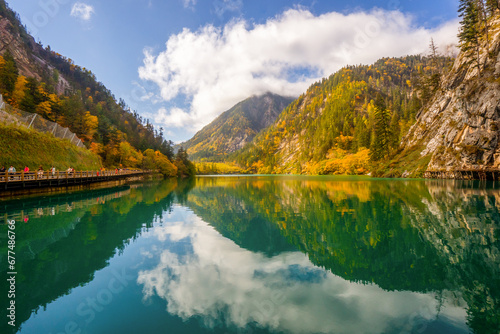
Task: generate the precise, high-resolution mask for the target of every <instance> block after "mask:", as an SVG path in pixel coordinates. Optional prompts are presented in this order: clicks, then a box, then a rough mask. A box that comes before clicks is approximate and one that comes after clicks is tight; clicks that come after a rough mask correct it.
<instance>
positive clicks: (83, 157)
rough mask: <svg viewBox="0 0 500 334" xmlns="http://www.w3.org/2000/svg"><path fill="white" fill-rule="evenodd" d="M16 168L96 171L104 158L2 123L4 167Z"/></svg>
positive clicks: (0, 161) (0, 151) (0, 162)
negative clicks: (41, 167)
mask: <svg viewBox="0 0 500 334" xmlns="http://www.w3.org/2000/svg"><path fill="white" fill-rule="evenodd" d="M10 165H13V166H14V167H15V168H16V169H17V170H18V171H21V170H22V169H23V168H24V166H25V165H27V166H28V167H29V168H30V170H34V169H37V168H38V167H39V166H40V165H41V166H43V168H44V169H45V170H47V169H49V168H50V167H51V166H55V167H56V169H58V170H66V169H68V167H70V166H71V167H73V168H74V169H75V170H96V169H98V168H99V167H101V160H100V158H99V157H98V156H97V155H95V154H94V153H92V152H91V151H89V150H87V149H84V148H78V147H76V146H75V145H73V144H71V143H70V142H69V141H68V140H63V139H59V138H55V137H54V136H52V135H50V134H45V133H40V132H37V131H34V130H28V129H25V128H20V127H15V126H5V125H4V124H0V166H5V167H6V168H8V167H9V166H10Z"/></svg>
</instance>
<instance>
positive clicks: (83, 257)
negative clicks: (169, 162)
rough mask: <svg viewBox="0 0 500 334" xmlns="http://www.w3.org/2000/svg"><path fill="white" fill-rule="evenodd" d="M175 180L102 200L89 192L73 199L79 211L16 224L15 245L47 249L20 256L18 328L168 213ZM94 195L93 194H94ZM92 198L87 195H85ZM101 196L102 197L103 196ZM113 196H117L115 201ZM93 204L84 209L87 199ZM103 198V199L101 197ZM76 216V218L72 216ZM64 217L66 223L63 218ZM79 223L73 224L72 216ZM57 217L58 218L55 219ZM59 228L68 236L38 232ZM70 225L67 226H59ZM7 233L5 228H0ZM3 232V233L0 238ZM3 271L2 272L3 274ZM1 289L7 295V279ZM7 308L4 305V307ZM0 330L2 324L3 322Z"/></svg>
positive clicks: (27, 208) (5, 329)
mask: <svg viewBox="0 0 500 334" xmlns="http://www.w3.org/2000/svg"><path fill="white" fill-rule="evenodd" d="M176 186H177V182H176V181H171V182H165V183H152V184H145V185H144V186H143V187H139V188H132V189H130V190H128V194H127V196H124V197H120V196H118V195H119V194H120V193H121V192H122V191H123V189H115V190H114V192H112V191H108V193H107V194H104V195H100V196H99V198H100V199H101V200H100V201H97V199H96V198H94V197H93V195H92V193H86V194H87V197H86V198H83V199H81V201H83V202H79V201H78V199H76V198H71V203H72V205H73V206H74V207H75V208H78V209H77V210H73V211H71V212H65V213H63V214H60V215H59V216H58V219H57V222H56V220H54V221H51V220H50V216H48V217H47V216H41V217H38V218H35V217H33V218H31V219H30V220H29V221H28V222H27V223H26V224H24V223H17V224H16V225H17V227H18V228H17V229H16V238H17V240H19V242H21V241H22V242H23V243H24V244H30V242H33V240H37V242H39V243H45V247H44V249H43V250H42V251H40V252H39V253H34V254H33V256H32V257H24V258H19V259H18V261H17V263H16V269H17V272H18V275H17V281H16V290H17V292H18V293H17V294H16V305H17V307H16V324H17V326H16V328H15V329H14V332H15V331H17V329H18V327H19V325H20V324H22V323H23V322H24V321H25V320H27V319H28V318H29V317H30V315H31V313H32V312H34V311H36V310H37V309H39V308H40V307H45V306H46V305H47V304H49V303H50V302H52V301H53V300H55V299H57V298H59V297H60V296H62V295H65V294H67V293H69V291H70V290H71V289H72V288H75V287H77V286H82V285H84V284H85V283H87V282H89V281H91V280H92V279H93V276H94V273H95V272H96V271H97V270H100V269H102V268H104V267H105V266H106V265H107V261H108V260H109V259H110V258H111V257H113V256H114V255H115V254H116V253H117V252H119V251H120V250H122V249H123V248H124V247H125V245H126V244H127V243H128V242H129V241H130V240H131V239H134V238H135V237H136V236H138V234H139V233H140V231H141V229H142V228H148V227H149V226H151V224H152V222H153V220H154V217H155V215H157V216H161V214H162V213H163V212H165V211H168V210H169V208H170V206H171V204H172V202H173V201H174V198H175V196H174V194H173V190H174V189H175V187H176ZM94 194H95V193H94ZM88 196H90V197H88ZM102 196H104V197H102ZM115 197H116V198H115ZM92 198H94V199H95V203H94V204H90V205H88V206H87V205H83V203H87V202H88V200H89V199H90V200H91V202H92ZM103 198H104V199H105V200H104V201H102V199H103ZM66 202H67V199H66V198H65V197H64V196H62V197H60V199H59V200H58V201H57V200H55V199H52V200H51V204H50V205H51V206H52V207H59V206H62V207H64V205H66V204H65V203H66ZM38 205H39V203H35V205H34V206H30V205H27V204H26V203H25V204H24V209H23V210H24V212H33V209H35V211H37V209H38V207H37V206H38ZM73 214H75V215H76V216H73ZM66 216H67V217H68V219H66V218H65V217H66ZM75 217H76V218H77V219H78V220H79V223H78V224H74V220H73V219H74V218H75ZM59 218H61V219H59ZM52 223H54V224H57V225H58V227H57V228H59V229H65V228H66V229H67V230H68V233H67V235H64V236H61V237H60V238H53V233H48V234H47V235H46V238H47V240H43V238H40V237H39V235H38V232H39V231H42V230H44V228H48V229H49V230H50V225H51V224H52ZM64 224H68V226H69V227H71V228H68V227H65V226H63V225H64ZM0 228H2V229H5V228H6V226H5V225H3V226H0ZM4 232H5V231H3V230H2V231H1V233H2V235H4V234H5V233H4ZM5 269H6V268H5V267H3V268H1V270H2V273H3V274H2V276H5ZM0 289H1V290H2V291H7V290H8V289H7V286H6V283H5V280H3V281H2V282H1V283H0ZM5 302H8V301H6V300H5V299H4V300H3V301H2V312H0V314H1V315H2V318H4V319H6V313H5V312H6V311H5V310H6V307H7V306H6V304H5ZM4 306H5V307H4ZM1 326H6V322H5V321H4V322H3V323H2V325H1ZM12 330H13V329H12V328H8V327H2V330H1V332H2V333H9V332H12Z"/></svg>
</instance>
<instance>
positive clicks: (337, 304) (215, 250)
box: [137, 214, 466, 334]
mask: <svg viewBox="0 0 500 334" xmlns="http://www.w3.org/2000/svg"><path fill="white" fill-rule="evenodd" d="M151 237H156V238H157V239H158V240H160V241H166V240H168V241H169V242H171V243H174V244H175V243H177V242H179V243H182V242H186V241H187V240H189V242H190V243H191V247H189V248H190V249H192V253H191V252H190V253H188V254H183V255H179V254H175V253H173V252H170V251H169V250H165V249H164V248H156V251H154V250H152V252H154V253H155V254H160V260H159V263H158V265H157V266H156V267H155V268H152V269H150V270H144V271H141V272H139V275H138V279H137V282H138V283H139V284H142V285H143V294H144V297H145V299H148V298H151V297H152V296H155V295H157V296H159V297H160V298H163V299H165V300H166V301H167V303H166V305H167V306H166V307H167V311H168V312H169V313H170V314H174V315H177V316H179V317H181V318H182V319H183V320H185V321H187V320H188V319H189V318H191V317H200V316H201V317H202V318H203V319H204V321H205V323H206V325H207V326H209V327H212V326H216V325H217V324H219V323H220V321H221V320H222V319H224V321H226V325H227V326H229V327H233V326H236V327H237V328H246V327H247V326H248V325H249V324H252V323H257V325H258V327H262V328H269V329H271V330H272V331H276V332H286V333H296V334H299V333H385V332H396V330H395V329H397V328H398V327H400V328H408V329H412V327H415V326H417V325H418V324H419V327H420V328H422V326H424V325H425V326H426V324H427V322H431V321H433V320H435V319H437V317H438V316H439V317H442V318H444V319H447V321H450V322H452V323H454V324H456V325H457V326H460V327H465V316H466V313H465V310H464V309H463V308H462V307H459V306H454V305H453V304H452V303H453V302H454V301H455V300H456V299H455V298H452V299H451V300H450V301H448V300H445V302H444V305H443V306H442V307H441V308H439V314H438V311H437V310H438V307H437V298H436V296H435V294H434V293H427V294H423V293H415V292H409V291H392V292H391V291H384V290H383V289H381V288H380V287H378V286H376V285H375V284H362V283H354V282H348V281H346V280H344V279H342V278H340V277H338V276H335V275H333V274H332V273H330V272H327V271H325V270H324V269H321V268H318V267H316V266H314V265H313V264H312V263H311V262H310V261H309V259H308V258H307V256H306V255H305V254H302V253H300V252H287V253H281V254H279V255H276V256H273V257H266V256H265V255H264V254H261V253H253V252H251V251H248V250H245V249H243V248H240V247H239V246H238V245H237V244H235V243H234V242H233V241H231V240H230V239H227V238H225V237H223V236H221V235H220V234H219V233H218V232H217V231H216V230H215V229H214V228H213V227H211V226H209V225H208V224H207V223H206V222H204V221H203V220H201V219H200V218H198V217H196V216H195V215H194V214H193V215H190V216H188V217H185V218H184V219H183V220H182V221H177V222H172V223H169V224H168V225H167V226H164V227H157V228H155V230H154V232H153V233H152V235H151ZM174 248H175V247H174ZM306 278H307V279H306ZM416 319H417V320H416ZM416 321H419V323H416Z"/></svg>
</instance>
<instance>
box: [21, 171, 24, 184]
mask: <svg viewBox="0 0 500 334" xmlns="http://www.w3.org/2000/svg"><path fill="white" fill-rule="evenodd" d="M21 181H23V182H24V171H22V172H21Z"/></svg>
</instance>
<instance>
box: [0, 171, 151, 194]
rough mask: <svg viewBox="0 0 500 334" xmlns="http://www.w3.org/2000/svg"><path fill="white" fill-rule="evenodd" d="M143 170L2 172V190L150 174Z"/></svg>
mask: <svg viewBox="0 0 500 334" xmlns="http://www.w3.org/2000/svg"><path fill="white" fill-rule="evenodd" d="M148 173H149V172H148V171H142V170H128V169H127V170H119V171H75V172H61V171H59V172H50V171H36V172H29V173H25V172H17V173H9V172H6V173H0V192H2V191H8V190H16V189H17V190H19V189H32V188H47V187H61V186H73V185H75V186H76V185H83V184H90V183H96V182H105V181H114V180H120V179H126V178H129V177H133V176H142V175H144V174H148Z"/></svg>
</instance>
